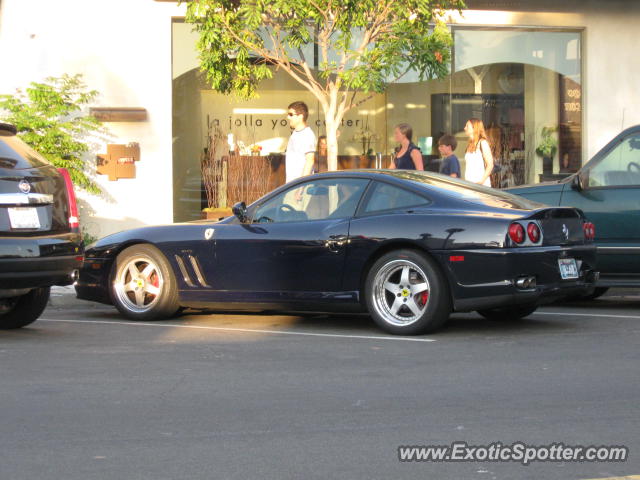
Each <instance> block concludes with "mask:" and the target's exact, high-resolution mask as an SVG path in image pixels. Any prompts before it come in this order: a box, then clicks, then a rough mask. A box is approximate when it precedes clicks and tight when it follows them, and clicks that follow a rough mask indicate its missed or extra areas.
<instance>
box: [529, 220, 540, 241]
mask: <svg viewBox="0 0 640 480" xmlns="http://www.w3.org/2000/svg"><path fill="white" fill-rule="evenodd" d="M527 235H529V240H531V241H532V242H533V243H538V242H539V241H540V227H538V225H536V224H535V223H533V222H530V223H529V225H527Z"/></svg>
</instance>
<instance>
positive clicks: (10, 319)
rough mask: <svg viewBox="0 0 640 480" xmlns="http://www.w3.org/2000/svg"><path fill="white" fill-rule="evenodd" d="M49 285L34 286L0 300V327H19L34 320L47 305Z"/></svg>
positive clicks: (6, 328) (4, 328)
mask: <svg viewBox="0 0 640 480" xmlns="http://www.w3.org/2000/svg"><path fill="white" fill-rule="evenodd" d="M49 291H50V288H49V287H43V288H34V289H33V290H31V291H30V292H29V293H27V294H25V295H21V296H19V297H13V298H6V299H2V300H1V301H0V329H3V330H8V329H12V328H21V327H24V326H26V325H29V324H30V323H33V322H35V321H36V320H37V319H38V317H39V316H40V315H42V312H43V311H44V309H45V308H46V307H47V302H48V301H49Z"/></svg>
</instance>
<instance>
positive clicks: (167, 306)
mask: <svg viewBox="0 0 640 480" xmlns="http://www.w3.org/2000/svg"><path fill="white" fill-rule="evenodd" d="M111 294H112V299H113V302H114V305H115V306H116V308H117V309H118V310H119V311H120V313H122V314H123V315H124V316H125V317H127V318H131V319H132V320H160V319H163V318H170V317H173V316H174V315H176V314H177V312H178V310H179V308H180V305H179V304H178V289H177V284H176V279H175V276H174V275H173V272H172V270H171V267H170V266H169V262H167V260H166V258H165V256H164V255H163V254H162V253H161V252H160V251H159V250H158V249H157V248H155V247H154V246H152V245H144V244H141V245H133V246H131V247H129V248H126V249H125V250H123V251H122V252H120V254H119V255H118V257H117V259H116V262H115V265H114V269H113V272H112V281H111Z"/></svg>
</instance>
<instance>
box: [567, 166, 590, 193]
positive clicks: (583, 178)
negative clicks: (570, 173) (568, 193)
mask: <svg viewBox="0 0 640 480" xmlns="http://www.w3.org/2000/svg"><path fill="white" fill-rule="evenodd" d="M586 187H587V175H586V174H585V173H583V171H582V170H580V171H579V172H578V173H576V174H575V176H574V177H573V180H572V181H571V188H573V189H574V190H577V191H578V192H581V191H583V190H584V189H585V188H586Z"/></svg>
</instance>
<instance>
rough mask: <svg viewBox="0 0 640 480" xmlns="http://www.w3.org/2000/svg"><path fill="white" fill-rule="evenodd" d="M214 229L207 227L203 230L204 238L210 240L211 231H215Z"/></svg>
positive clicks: (211, 236)
mask: <svg viewBox="0 0 640 480" xmlns="http://www.w3.org/2000/svg"><path fill="white" fill-rule="evenodd" d="M215 231H216V230H215V229H214V228H207V229H206V230H205V231H204V239H205V240H211V239H212V238H213V232H215Z"/></svg>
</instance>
